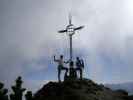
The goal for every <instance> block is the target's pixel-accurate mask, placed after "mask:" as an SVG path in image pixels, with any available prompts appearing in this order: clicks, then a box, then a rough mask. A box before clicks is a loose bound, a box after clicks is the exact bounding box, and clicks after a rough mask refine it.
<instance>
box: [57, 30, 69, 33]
mask: <svg viewBox="0 0 133 100" xmlns="http://www.w3.org/2000/svg"><path fill="white" fill-rule="evenodd" d="M64 32H67V30H59V31H58V33H64Z"/></svg>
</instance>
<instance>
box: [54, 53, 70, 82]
mask: <svg viewBox="0 0 133 100" xmlns="http://www.w3.org/2000/svg"><path fill="white" fill-rule="evenodd" d="M54 61H55V62H58V81H59V82H61V79H60V74H61V70H65V75H67V73H68V68H66V67H64V63H68V62H65V61H64V60H63V55H60V58H59V59H56V58H55V56H54Z"/></svg>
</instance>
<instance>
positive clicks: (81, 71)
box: [76, 57, 84, 79]
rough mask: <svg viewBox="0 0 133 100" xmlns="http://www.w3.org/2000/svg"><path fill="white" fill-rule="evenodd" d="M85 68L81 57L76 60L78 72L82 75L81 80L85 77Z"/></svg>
mask: <svg viewBox="0 0 133 100" xmlns="http://www.w3.org/2000/svg"><path fill="white" fill-rule="evenodd" d="M83 68H84V61H83V60H82V59H79V57H77V58H76V70H77V71H79V73H80V79H82V77H83V75H82V74H83Z"/></svg>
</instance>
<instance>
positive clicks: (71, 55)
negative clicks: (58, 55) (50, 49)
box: [69, 35, 73, 61]
mask: <svg viewBox="0 0 133 100" xmlns="http://www.w3.org/2000/svg"><path fill="white" fill-rule="evenodd" d="M69 37H70V61H72V57H73V54H72V35H69Z"/></svg>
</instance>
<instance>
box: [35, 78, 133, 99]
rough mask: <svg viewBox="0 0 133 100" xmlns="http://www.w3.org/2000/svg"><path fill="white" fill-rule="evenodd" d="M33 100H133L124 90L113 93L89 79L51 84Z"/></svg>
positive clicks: (36, 94) (42, 89) (41, 90)
mask: <svg viewBox="0 0 133 100" xmlns="http://www.w3.org/2000/svg"><path fill="white" fill-rule="evenodd" d="M33 100H133V99H132V96H128V93H127V92H126V91H124V90H117V91H113V90H111V89H110V88H107V87H105V86H104V85H98V84H96V83H95V82H93V81H92V80H89V79H82V80H80V79H75V80H66V81H64V82H60V83H59V82H49V83H47V84H46V85H44V86H43V87H42V88H41V89H40V90H39V91H37V92H36V93H35V94H34V97H33Z"/></svg>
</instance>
